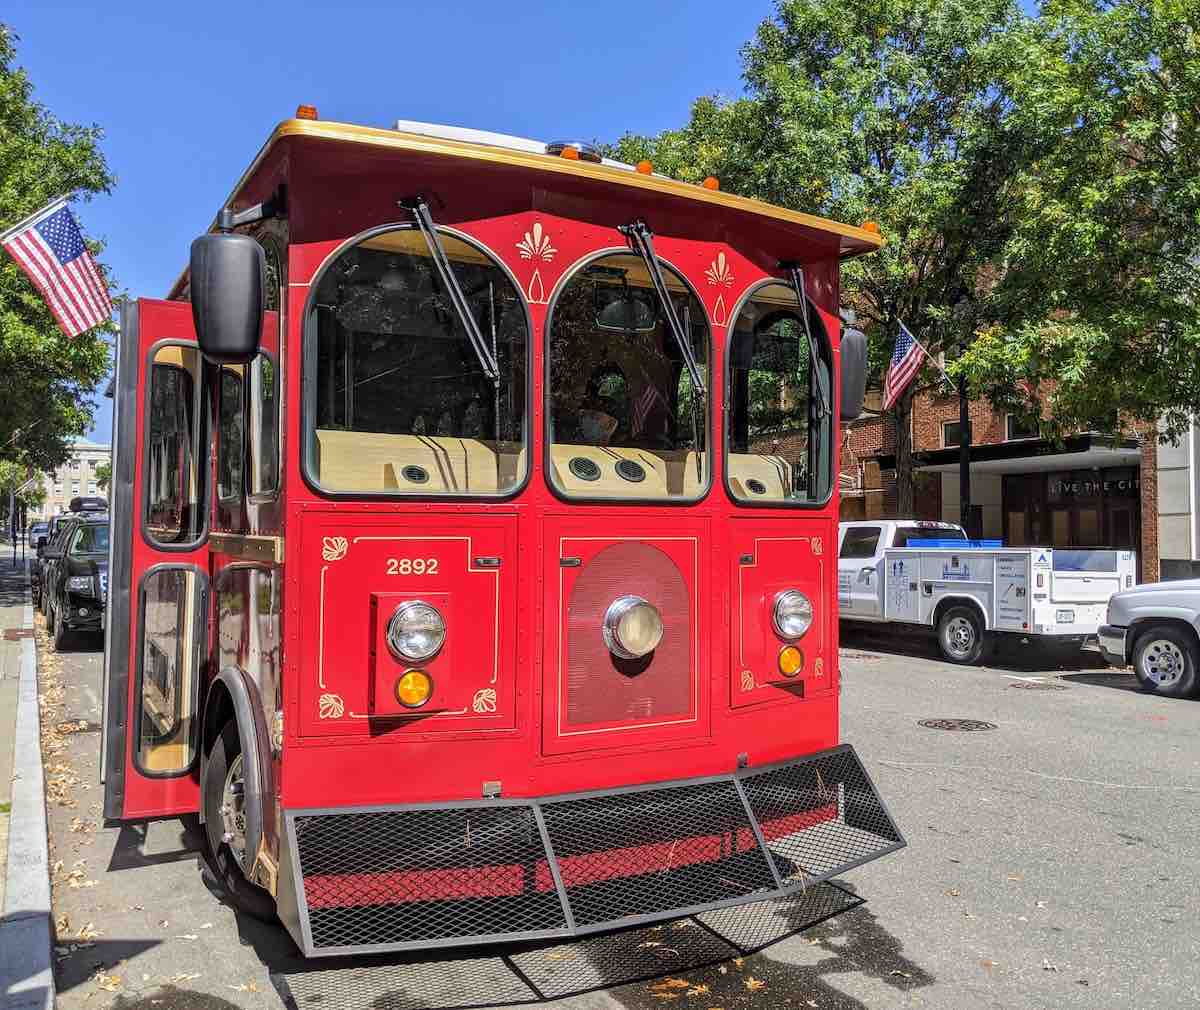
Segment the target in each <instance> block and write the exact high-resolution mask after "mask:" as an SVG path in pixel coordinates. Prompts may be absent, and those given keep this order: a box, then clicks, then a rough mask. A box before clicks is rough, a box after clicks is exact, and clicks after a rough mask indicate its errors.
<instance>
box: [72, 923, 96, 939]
mask: <svg viewBox="0 0 1200 1010" xmlns="http://www.w3.org/2000/svg"><path fill="white" fill-rule="evenodd" d="M99 935H100V930H98V929H97V928H96V926H95V924H93V923H90V922H89V923H87V924H86V925H84V926H80V927H79V930H78V932H76V934H75V936H76V938H77V939H79V940H94V939H96V937H98V936H99Z"/></svg>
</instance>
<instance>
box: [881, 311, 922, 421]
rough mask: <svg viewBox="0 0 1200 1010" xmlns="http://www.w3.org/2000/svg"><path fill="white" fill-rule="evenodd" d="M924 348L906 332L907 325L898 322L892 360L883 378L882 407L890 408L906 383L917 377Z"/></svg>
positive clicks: (906, 385)
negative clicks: (898, 330) (898, 331)
mask: <svg viewBox="0 0 1200 1010" xmlns="http://www.w3.org/2000/svg"><path fill="white" fill-rule="evenodd" d="M924 353H925V349H924V348H923V347H922V346H921V345H920V344H919V343H918V342H917V338H916V337H914V336H913V335H912V334H911V333H909V332H908V327H907V326H905V325H904V324H903V323H901V324H900V333H899V335H898V336H897V337H896V349H895V350H894V351H892V361H891V364H889V365H888V371H887V378H886V379H884V380H883V409H884V410H890V409H891V408H892V406H893V405H894V404H895V402H896V401H897V400H899V399H900V396H901V394H903V392H904V390H905V389H907V388H908V384H909V383H910V382H912V381H913V379H915V378H916V377H917V372H919V371H920V370H921V355H922V354H924Z"/></svg>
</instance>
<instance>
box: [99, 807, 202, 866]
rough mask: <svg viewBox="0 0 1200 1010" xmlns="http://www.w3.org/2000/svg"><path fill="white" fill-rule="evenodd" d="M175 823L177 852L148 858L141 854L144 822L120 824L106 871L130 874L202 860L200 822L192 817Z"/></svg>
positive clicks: (159, 853)
mask: <svg viewBox="0 0 1200 1010" xmlns="http://www.w3.org/2000/svg"><path fill="white" fill-rule="evenodd" d="M172 819H174V818H172ZM178 821H179V825H180V832H179V848H177V849H172V850H170V851H169V852H154V853H150V854H147V853H146V852H145V847H146V836H147V834H148V831H149V827H148V822H146V821H138V822H136V823H132V824H122V825H121V830H120V831H119V832H118V833H117V840H116V842H115V843H114V844H113V850H112V855H111V856H109V859H108V871H109V872H110V873H111V872H112V871H114V870H133V869H137V868H138V867H141V866H158V865H160V864H162V863H177V862H180V861H181V860H184V859H195V860H198V861H201V860H203V853H204V833H203V831H202V830H201V829H200V821H199V820H198V819H197V818H196V817H195V815H192V816H187V817H181V818H178Z"/></svg>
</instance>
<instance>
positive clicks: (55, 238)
mask: <svg viewBox="0 0 1200 1010" xmlns="http://www.w3.org/2000/svg"><path fill="white" fill-rule="evenodd" d="M0 244H2V245H3V246H4V248H5V249H7V250H8V252H9V254H10V255H11V256H12V258H13V259H15V260H16V261H17V263H18V264H19V265H20V267H21V269H22V270H24V271H25V273H26V274H28V275H29V279H30V280H31V281H32V282H33V286H34V287H36V288H37V289H38V290H39V291H40V292H41V293H42V297H43V298H45V299H46V304H47V305H48V306H50V311H51V312H53V313H54V318H55V319H57V320H58V325H59V326H61V327H62V330H63V332H64V333H65V334H66V335H67V336H68V337H77V336H79V334H81V333H83V332H84V331H86V330H90V329H91V328H92V327H93V326H97V325H99V324H100V323H103V322H107V321H108V320H109V319H111V318H112V301H111V299H110V298H109V297H108V285H107V284H106V283H105V282H104V278H103V277H102V276H101V275H100V271H99V269H98V268H97V267H96V262H95V260H93V259H92V255H91V253H89V252H88V249H87V245H86V244H85V243H84V241H83V236H82V235H81V234H80V233H79V225H77V224H76V223H75V218H74V217H73V216H72V214H71V211H70V210H69V209H68V208H67V198H66V197H65V196H64V197H60V198H59V199H57V200H55V201H54V202H53V203H51V204H50V205H49V206H47V207H43V208H42V209H41V210H39V211H38V212H37V213H36V214H34V215H32V216H31V217H27V218H26V219H25V220H24V221H22V222H20V223H19V224H17V225H14V226H13V227H12V228H10V229H9V230H8V231H6V232H4V234H3V235H0Z"/></svg>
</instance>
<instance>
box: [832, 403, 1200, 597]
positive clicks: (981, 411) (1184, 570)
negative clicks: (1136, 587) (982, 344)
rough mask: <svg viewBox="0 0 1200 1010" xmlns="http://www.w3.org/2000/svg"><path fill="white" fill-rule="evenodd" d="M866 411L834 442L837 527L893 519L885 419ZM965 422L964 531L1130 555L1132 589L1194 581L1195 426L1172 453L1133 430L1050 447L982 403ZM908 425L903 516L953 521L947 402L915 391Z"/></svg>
mask: <svg viewBox="0 0 1200 1010" xmlns="http://www.w3.org/2000/svg"><path fill="white" fill-rule="evenodd" d="M867 408H868V409H867V410H866V411H865V412H864V414H863V415H862V417H860V418H859V419H858V420H857V421H855V422H854V423H853V424H850V425H847V426H846V429H845V434H844V438H843V443H842V451H841V489H842V518H844V519H871V518H880V517H886V516H894V515H896V514H897V513H896V470H895V468H896V456H895V453H896V437H895V421H894V418H893V417H892V415H890V414H887V415H883V414H880V413H878V409H879V394H878V393H875V394H874V397H873V400H872V397H870V396H869V397H868V402H867ZM872 408H873V409H872ZM969 413H970V418H971V427H972V439H971V503H972V514H971V520H970V522H969V524H968V526H969V532H970V533H972V534H973V535H975V536H983V537H997V538H1001V539H1003V541H1004V542H1005V543H1006V544H1012V545H1014V546H1018V545H1034V544H1044V545H1047V546H1050V547H1124V548H1130V549H1132V550H1135V551H1137V552H1138V557H1139V558H1140V561H1141V577H1142V580H1143V581H1153V580H1156V579H1158V578H1160V577H1161V578H1182V577H1192V576H1193V575H1200V516H1198V514H1197V512H1198V505H1197V503H1198V501H1200V428H1196V429H1194V430H1193V431H1192V432H1190V433H1189V434H1188V435H1187V437H1186V438H1185V439H1184V440H1183V441H1181V443H1180V444H1179V445H1171V444H1169V443H1168V444H1165V445H1160V444H1159V443H1158V439H1157V438H1156V437H1153V435H1152V434H1151V433H1146V432H1144V431H1136V430H1131V431H1126V432H1122V433H1120V434H1118V435H1112V434H1098V433H1092V432H1081V433H1079V434H1076V435H1072V436H1070V437H1068V438H1066V439H1065V440H1063V441H1061V442H1055V441H1051V440H1049V439H1046V438H1043V437H1041V435H1040V433H1039V432H1038V431H1037V430H1036V429H1034V428H1032V427H1030V426H1029V425H1027V424H1024V423H1022V420H1021V419H1020V418H1019V417H1018V416H1015V415H1011V414H1010V415H1007V416H1006V415H1003V414H1000V413H998V412H997V411H996V410H994V409H993V408H992V406H991V405H990V404H989V403H988V402H986V401H976V402H972V403H971V404H970V409H969ZM911 425H912V429H911V430H912V446H913V470H914V480H915V488H914V503H915V509H914V511H915V512H916V513H917V517H918V518H923V519H941V520H945V521H949V522H958V521H959V513H960V501H959V487H958V483H959V482H958V455H959V448H958V446H959V424H958V398H957V396H955V395H953V394H949V393H948V391H946V390H945V387H941V388H934V389H925V390H921V391H919V392H918V393H917V394H916V396H915V397H914V399H913V410H912V416H911Z"/></svg>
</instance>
